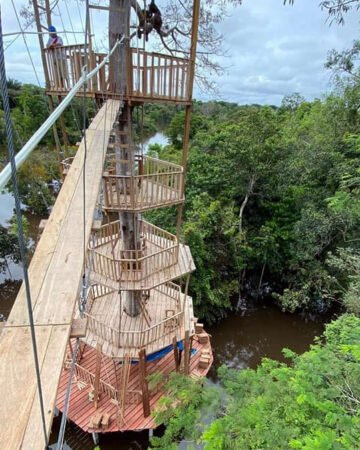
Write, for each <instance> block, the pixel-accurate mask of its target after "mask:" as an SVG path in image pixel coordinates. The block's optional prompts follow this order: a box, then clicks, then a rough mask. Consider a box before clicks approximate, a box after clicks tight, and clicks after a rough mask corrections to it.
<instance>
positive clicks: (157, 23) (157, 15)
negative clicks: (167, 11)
mask: <svg viewBox="0 0 360 450" xmlns="http://www.w3.org/2000/svg"><path fill="white" fill-rule="evenodd" d="M148 11H149V15H150V23H151V24H152V26H153V28H154V30H155V31H156V32H157V33H158V34H162V30H161V27H162V23H163V21H162V17H161V11H160V9H159V8H158V7H157V6H156V5H155V0H151V3H150V4H149V7H148Z"/></svg>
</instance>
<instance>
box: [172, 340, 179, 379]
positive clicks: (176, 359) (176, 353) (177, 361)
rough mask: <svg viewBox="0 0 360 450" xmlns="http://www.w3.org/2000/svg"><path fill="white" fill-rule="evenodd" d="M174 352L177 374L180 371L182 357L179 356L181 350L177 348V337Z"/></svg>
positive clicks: (174, 341)
mask: <svg viewBox="0 0 360 450" xmlns="http://www.w3.org/2000/svg"><path fill="white" fill-rule="evenodd" d="M173 350H174V360H175V370H176V372H179V370H180V355H179V348H178V346H177V340H176V337H175V336H174V337H173Z"/></svg>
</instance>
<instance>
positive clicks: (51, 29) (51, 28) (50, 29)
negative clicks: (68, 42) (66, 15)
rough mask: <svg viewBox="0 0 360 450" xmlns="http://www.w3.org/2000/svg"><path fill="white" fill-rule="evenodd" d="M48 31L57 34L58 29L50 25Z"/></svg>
mask: <svg viewBox="0 0 360 450" xmlns="http://www.w3.org/2000/svg"><path fill="white" fill-rule="evenodd" d="M48 30H49V31H50V33H56V28H55V27H54V25H50V26H49V28H48Z"/></svg>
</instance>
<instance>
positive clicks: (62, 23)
mask: <svg viewBox="0 0 360 450" xmlns="http://www.w3.org/2000/svg"><path fill="white" fill-rule="evenodd" d="M56 7H57V9H58V12H59V17H60V21H61V25H62V27H63V29H64V30H65V25H64V20H63V18H62V14H61V11H60V8H59V3H57V5H56ZM64 35H65V39H66V43H67V45H69V42H70V41H69V39H68V35H67V31H65V32H64Z"/></svg>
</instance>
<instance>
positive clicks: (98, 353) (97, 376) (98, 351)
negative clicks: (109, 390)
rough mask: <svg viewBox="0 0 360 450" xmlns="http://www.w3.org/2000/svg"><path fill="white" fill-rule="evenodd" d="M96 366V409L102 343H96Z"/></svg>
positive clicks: (96, 405)
mask: <svg viewBox="0 0 360 450" xmlns="http://www.w3.org/2000/svg"><path fill="white" fill-rule="evenodd" d="M96 351H97V353H96V368H95V381H94V405H95V409H97V407H98V400H99V391H100V389H99V388H100V370H101V345H100V344H96Z"/></svg>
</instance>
